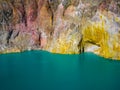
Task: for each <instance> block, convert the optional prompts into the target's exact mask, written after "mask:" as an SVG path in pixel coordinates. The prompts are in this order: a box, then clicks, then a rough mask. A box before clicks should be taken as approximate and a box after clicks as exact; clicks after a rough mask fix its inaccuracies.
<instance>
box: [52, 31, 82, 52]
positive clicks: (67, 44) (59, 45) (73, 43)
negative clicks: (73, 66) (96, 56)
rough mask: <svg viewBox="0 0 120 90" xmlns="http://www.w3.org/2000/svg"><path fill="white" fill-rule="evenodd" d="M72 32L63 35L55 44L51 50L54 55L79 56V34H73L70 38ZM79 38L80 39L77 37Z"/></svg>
mask: <svg viewBox="0 0 120 90" xmlns="http://www.w3.org/2000/svg"><path fill="white" fill-rule="evenodd" d="M69 33H70V30H68V32H67V33H62V34H61V35H60V37H59V39H57V40H56V41H55V43H54V46H53V47H52V49H51V50H50V51H51V52H52V53H61V54H78V53H79V47H78V46H77V45H78V43H77V40H79V39H80V37H79V34H78V33H76V34H77V35H76V34H75V35H74V34H73V35H72V36H71V37H70V38H67V36H69ZM77 36H78V37H77ZM76 37H77V38H76Z"/></svg>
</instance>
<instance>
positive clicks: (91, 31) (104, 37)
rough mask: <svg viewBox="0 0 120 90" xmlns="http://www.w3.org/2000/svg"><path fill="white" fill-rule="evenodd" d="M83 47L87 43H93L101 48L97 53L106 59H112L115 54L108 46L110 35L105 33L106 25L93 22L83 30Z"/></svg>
mask: <svg viewBox="0 0 120 90" xmlns="http://www.w3.org/2000/svg"><path fill="white" fill-rule="evenodd" d="M82 33H83V46H84V45H85V44H86V43H88V42H89V43H92V44H95V45H97V46H99V47H100V48H99V49H98V50H97V53H98V54H100V55H101V56H104V57H106V58H108V57H112V55H113V53H112V52H111V48H110V47H109V45H108V40H109V34H108V32H106V31H105V23H104V21H101V22H94V23H93V22H91V23H90V24H89V25H87V26H86V27H85V28H84V29H83V32H82Z"/></svg>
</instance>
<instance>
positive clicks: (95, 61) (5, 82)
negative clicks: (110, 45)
mask: <svg viewBox="0 0 120 90" xmlns="http://www.w3.org/2000/svg"><path fill="white" fill-rule="evenodd" d="M0 90H120V61H113V60H109V59H104V58H102V57H99V56H97V55H94V54H92V53H83V54H80V55H60V54H51V53H48V52H44V51H31V52H28V51H26V52H23V53H16V54H6V55H3V54H2V55H0Z"/></svg>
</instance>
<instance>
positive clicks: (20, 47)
mask: <svg viewBox="0 0 120 90" xmlns="http://www.w3.org/2000/svg"><path fill="white" fill-rule="evenodd" d="M119 39H120V1H119V0H0V53H10V52H21V51H24V50H36V49H37V50H47V51H50V52H52V53H61V54H79V53H82V52H93V53H96V54H98V55H100V56H103V57H106V58H111V59H120V41H119Z"/></svg>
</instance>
